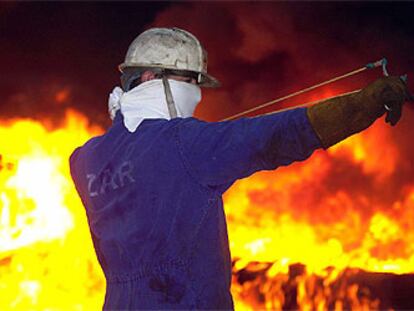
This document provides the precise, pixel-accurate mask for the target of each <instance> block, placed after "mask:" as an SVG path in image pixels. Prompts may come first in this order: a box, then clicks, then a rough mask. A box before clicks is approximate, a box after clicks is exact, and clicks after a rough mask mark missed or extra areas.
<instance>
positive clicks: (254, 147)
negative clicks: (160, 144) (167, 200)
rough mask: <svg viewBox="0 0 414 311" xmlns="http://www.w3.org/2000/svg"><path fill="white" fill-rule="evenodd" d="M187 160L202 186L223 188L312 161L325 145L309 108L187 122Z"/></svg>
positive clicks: (183, 141)
mask: <svg viewBox="0 0 414 311" xmlns="http://www.w3.org/2000/svg"><path fill="white" fill-rule="evenodd" d="M178 133H179V134H178V145H179V148H180V151H181V154H182V157H183V160H184V162H185V163H186V164H187V166H188V169H189V172H190V174H192V175H193V176H194V177H195V178H196V179H197V180H198V181H199V182H200V183H201V184H203V185H206V186H220V185H225V184H231V183H233V182H234V181H236V180H237V179H240V178H244V177H247V176H250V175H251V174H253V173H255V172H257V171H260V170H273V169H275V168H277V167H279V166H284V165H288V164H290V163H292V162H294V161H302V160H304V159H306V158H308V157H309V156H310V155H311V154H312V152H313V151H314V150H315V149H317V148H320V147H321V143H320V141H319V139H318V137H317V136H316V134H315V132H314V130H313V128H312V127H311V125H310V123H309V120H308V117H307V115H306V108H298V109H293V110H289V111H286V112H283V113H278V114H272V115H267V116H260V117H255V118H243V119H239V120H235V121H224V122H203V121H199V120H197V119H193V118H190V119H187V120H185V122H183V123H182V124H181V126H180V127H179V131H178Z"/></svg>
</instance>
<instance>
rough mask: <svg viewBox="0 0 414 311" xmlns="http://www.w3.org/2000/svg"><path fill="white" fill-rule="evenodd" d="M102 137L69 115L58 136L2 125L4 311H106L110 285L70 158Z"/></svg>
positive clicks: (21, 123) (27, 124)
mask: <svg viewBox="0 0 414 311" xmlns="http://www.w3.org/2000/svg"><path fill="white" fill-rule="evenodd" d="M101 132H102V129H100V128H98V127H91V126H89V125H88V121H87V119H86V118H85V117H83V116H82V115H80V114H78V113H75V112H73V111H69V112H68V113H67V116H66V120H65V122H64V124H63V125H62V126H61V127H60V128H59V129H48V128H46V126H45V125H43V124H41V123H40V122H38V121H33V120H12V121H8V122H1V123H0V137H2V141H1V146H0V154H1V158H0V167H1V169H0V241H1V243H0V275H1V281H2V282H1V283H0V293H1V294H0V295H1V297H3V299H1V300H0V309H1V310H8V309H15V308H16V309H20V310H29V309H34V308H35V309H80V310H81V309H86V310H94V309H97V308H99V307H98V306H100V305H101V304H102V300H103V293H104V286H105V285H104V279H103V275H102V272H101V270H100V268H99V266H98V263H97V261H96V259H95V255H94V252H93V246H92V243H91V242H90V238H89V237H88V235H89V232H88V226H87V223H86V221H85V213H84V210H83V207H82V204H81V202H80V200H79V198H78V196H77V193H76V190H75V189H74V187H73V185H72V181H71V179H70V172H69V167H68V157H69V155H70V154H71V152H72V151H73V150H74V148H75V147H77V146H79V145H81V144H82V143H84V142H85V141H86V140H87V139H88V138H90V137H91V136H92V135H97V134H99V133H101Z"/></svg>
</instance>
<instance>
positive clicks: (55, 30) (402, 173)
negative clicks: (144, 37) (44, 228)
mask: <svg viewBox="0 0 414 311" xmlns="http://www.w3.org/2000/svg"><path fill="white" fill-rule="evenodd" d="M412 12H414V3H383V2H369V3H357V2H349V3H346V2H342V3H322V2H312V3H311V2H307V3H302V2H257V3H253V2H141V3H130V2H122V3H110V2H108V3H106V2H105V3H20V2H3V3H1V4H0V56H1V57H0V64H1V67H0V68H1V75H0V94H1V100H0V119H1V120H8V119H10V118H21V117H29V118H32V119H38V120H39V121H41V122H42V123H44V124H47V125H48V126H49V127H50V128H53V127H59V126H60V125H61V122H63V121H62V120H64V116H65V112H66V110H67V109H68V108H71V109H75V110H77V111H79V112H81V113H83V114H85V115H86V116H87V117H88V118H89V121H90V122H91V123H92V124H97V125H100V126H102V127H107V126H109V125H110V120H109V118H108V117H107V113H106V111H107V97H108V94H109V92H110V91H111V90H112V88H113V87H114V86H115V85H118V83H119V82H118V81H119V73H118V71H117V65H118V64H119V63H121V62H122V60H123V58H124V55H125V53H126V50H127V48H128V46H129V44H130V42H131V41H132V40H133V39H134V38H135V37H136V36H137V35H138V34H139V33H140V32H142V31H143V30H145V29H146V28H149V27H153V26H162V27H164V26H166V27H172V26H176V27H180V28H184V29H186V30H189V31H190V32H192V33H194V34H195V35H196V36H197V37H198V38H199V39H200V41H201V42H202V43H203V45H204V46H205V47H206V49H207V51H208V53H209V73H211V74H212V75H214V76H216V77H217V78H218V79H219V80H220V81H221V82H222V84H223V87H222V88H221V89H215V90H208V89H204V90H203V100H202V103H201V104H200V106H199V108H198V109H197V111H196V116H197V117H199V118H201V119H205V120H209V121H214V120H218V119H221V118H223V117H226V116H228V115H230V114H233V113H236V112H239V111H241V110H244V109H246V108H249V107H252V106H254V105H256V104H259V103H262V102H265V101H267V100H270V99H273V98H276V97H279V96H282V95H285V94H287V93H289V92H291V91H296V90H298V89H300V88H303V87H305V86H309V85H312V84H314V83H317V82H320V81H323V80H325V79H327V78H330V77H332V76H334V75H337V74H341V73H344V72H347V71H350V70H352V69H355V68H359V67H361V66H363V65H364V64H366V63H367V62H370V61H375V60H378V59H381V58H382V57H384V56H385V57H387V58H388V59H389V61H390V66H389V70H390V72H391V73H394V74H403V73H407V74H408V75H409V85H410V86H411V89H412V90H414V88H413V86H414V84H413V82H412V80H413V77H414V72H413V71H414V70H413V68H414V57H413V53H412V51H413V48H414V41H413V39H414V21H413V19H412V17H411V15H412ZM379 75H380V71H373V72H369V73H368V72H367V73H364V74H362V75H359V76H358V77H355V78H352V79H349V80H346V81H344V82H340V83H338V84H335V85H334V86H328V87H326V88H323V89H321V90H318V91H316V92H314V93H312V94H311V95H307V96H304V97H301V98H297V99H295V100H293V101H289V102H286V103H283V105H289V104H298V103H302V102H304V101H308V100H314V99H318V98H320V97H323V96H327V95H334V94H335V93H339V92H344V91H349V90H353V89H354V88H359V87H361V86H363V85H366V84H367V83H369V82H370V81H373V79H375V78H376V77H378V76H379ZM280 107H282V106H275V107H273V108H280ZM377 123H378V122H377ZM413 124H414V111H413V109H412V108H411V107H410V106H408V105H406V107H405V111H404V113H403V117H402V120H401V122H400V123H399V124H398V125H397V127H396V128H394V129H389V128H388V127H387V126H384V125H380V126H379V127H378V126H377V127H376V130H375V132H373V131H368V132H367V133H366V134H364V135H366V136H365V137H368V138H369V139H368V140H367V141H368V142H369V143H367V144H366V146H365V149H364V151H365V152H368V155H365V156H367V157H369V158H371V159H372V163H373V164H372V163H371V164H369V163H368V164H367V163H366V162H362V163H360V165H355V163H354V161H353V160H352V159H350V158H347V157H330V156H327V155H325V157H329V163H330V165H329V169H326V168H325V167H324V166H323V165H322V166H319V169H320V171H324V169H325V171H324V174H322V175H321V176H319V177H318V178H315V177H314V176H308V177H306V174H307V172H308V171H307V170H306V167H305V168H304V169H303V170H302V171H301V173H303V175H302V177H304V180H303V183H302V184H301V186H300V187H296V188H295V187H292V188H290V189H289V191H290V193H289V198H286V197H285V196H284V194H283V191H279V190H274V189H273V190H272V188H270V187H269V184H271V183H272V181H269V184H266V185H265V186H264V187H262V188H260V187H259V189H257V191H255V190H254V189H253V190H252V191H250V200H251V201H250V203H251V204H252V205H254V207H255V208H254V209H252V211H251V212H250V214H249V213H248V215H249V216H252V215H253V216H254V217H257V216H258V215H259V214H260V213H261V212H263V210H264V209H266V210H268V211H269V210H272V211H273V213H274V214H275V215H276V214H277V213H283V212H286V209H287V208H289V207H291V206H292V204H286V202H285V200H287V201H288V199H291V198H301V200H300V202H295V204H294V208H293V209H290V213H291V214H292V217H294V218H297V219H307V220H309V221H310V222H312V223H314V224H318V223H324V222H326V223H330V222H331V221H333V220H335V219H337V218H340V217H341V216H342V215H343V214H344V213H345V212H347V211H351V210H353V209H355V206H354V204H355V205H357V206H358V209H359V212H361V213H363V214H364V213H365V214H366V215H372V214H373V212H374V211H373V210H374V209H378V208H380V209H383V210H384V213H388V214H389V215H392V216H393V217H394V218H395V219H398V218H400V220H401V223H402V224H403V225H404V224H405V225H406V227H410V225H411V223H410V222H409V221H411V220H412V216H413V215H411V214H403V213H401V209H398V208H397V209H392V208H391V206H395V204H394V203H395V202H396V200H397V199H396V198H406V197H407V196H408V193H410V192H411V191H413V189H414V188H413V186H412V184H413V176H414V175H413V173H414V165H413V161H412V159H413V155H414V147H413V144H412V138H411V136H412V134H411V133H412V132H413V126H414V125H413ZM7 139H10V138H9V137H4V136H3V137H0V144H1V142H2V141H4V140H7ZM322 157H324V156H323V155H322ZM313 159H314V161H316V163H318V159H320V158H318V157H314V158H313ZM324 159H325V160H326V158H324ZM325 160H324V161H325ZM323 163H325V162H322V164H323ZM312 167H316V165H313V166H312ZM296 168H297V166H296ZM299 170H301V169H299ZM282 172H289V170H288V171H286V170H285V171H282ZM308 173H309V172H308ZM310 173H311V174H316V173H317V172H316V171H312V170H310ZM267 176H270V175H267ZM284 176H285V175H283V173H282V175H280V173H276V175H275V177H274V179H275V180H276V179H277V178H279V182H280V183H283V182H286V184H289V180H285V179H284V178H283V177H284ZM270 180H272V178H270ZM256 181H258V180H256ZM259 181H260V180H259ZM241 188H243V187H241ZM263 189H265V191H263ZM342 189H346V191H347V192H348V196H349V197H351V198H354V199H355V201H354V202H353V203H352V204H348V203H349V202H347V197H345V198H344V199H343V200H344V201H343V202H342V203H343V204H342V205H335V204H332V205H329V204H328V207H329V211H330V212H329V213H324V211H326V208H327V204H325V203H324V201H323V200H324V199H323V198H324V197H328V196H329V195H330V194H331V193H337V192H338V191H340V190H342ZM237 191H240V187H239V189H235V190H234V192H233V193H235V192H237ZM366 197H369V200H368V201H366V200H364V199H363V198H366ZM360 198H362V199H361V200H360ZM236 199H237V197H235V199H234V200H236ZM234 200H233V201H234ZM230 201H231V200H230ZM269 202H272V204H270V203H269ZM230 203H231V202H230ZM289 203H290V202H289ZM402 204H403V205H404V203H402ZM407 204H408V203H407ZM229 205H231V204H229ZM258 206H260V209H256V207H258ZM309 206H312V207H313V208H312V210H309ZM230 209H231V207H230ZM254 217H253V218H254ZM405 220H406V223H405V222H404V221H405ZM345 225H350V226H353V227H354V225H355V224H345ZM363 225H364V224H361V226H363ZM354 228H356V230H357V231H358V228H357V227H354ZM410 228H411V227H410ZM324 230H325V229H324ZM325 233H326V232H325ZM357 233H358V232H356V234H355V240H352V238H350V241H349V243H348V244H347V245H345V246H346V247H348V248H352V246H353V245H355V244H357V243H358V241H357V239H358V234H357ZM328 234H332V235H333V236H334V235H335V232H329V233H328ZM407 241H411V240H410V239H408V238H407ZM401 243H402V244H401ZM406 243H409V242H406ZM404 249H405V248H404V241H402V242H401V241H398V242H396V243H390V244H389V246H388V247H386V248H385V249H379V250H377V252H378V253H379V254H376V255H378V256H379V257H381V256H383V257H384V256H388V255H389V254H390V253H391V254H392V253H393V252H394V251H396V250H398V251H401V250H404ZM372 251H373V252H374V253H375V251H376V250H375V249H373V250H372ZM400 255H401V254H400ZM407 255H409V254H407ZM410 272H412V271H410Z"/></svg>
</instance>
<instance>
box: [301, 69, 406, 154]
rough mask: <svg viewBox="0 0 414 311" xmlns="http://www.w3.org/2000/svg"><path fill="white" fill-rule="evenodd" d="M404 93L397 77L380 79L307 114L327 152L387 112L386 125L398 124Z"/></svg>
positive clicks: (404, 89)
mask: <svg viewBox="0 0 414 311" xmlns="http://www.w3.org/2000/svg"><path fill="white" fill-rule="evenodd" d="M407 94H408V91H407V88H406V85H405V83H404V82H403V81H402V80H401V79H400V77H382V78H379V79H378V80H376V81H375V82H373V83H371V84H369V85H368V86H367V87H365V88H364V89H362V90H361V91H360V92H358V93H355V94H351V95H345V96H341V97H337V98H333V99H329V100H326V101H323V102H321V103H319V104H316V105H314V106H311V107H309V108H308V110H307V114H308V118H309V121H310V123H311V125H312V127H313V129H314V130H315V132H316V134H317V135H318V137H319V139H320V141H321V142H322V146H323V147H324V148H325V149H326V148H328V147H330V146H332V145H334V144H336V143H338V142H340V141H341V140H343V139H345V138H347V137H348V136H350V135H352V134H355V133H358V132H360V131H362V130H364V129H366V128H367V127H368V126H370V125H371V124H372V123H373V122H374V121H375V120H376V119H377V118H379V117H381V116H382V115H384V113H386V112H387V117H386V122H387V123H390V124H391V125H395V124H397V122H398V120H399V119H400V117H401V108H402V105H403V103H404V101H405V99H406V98H407Z"/></svg>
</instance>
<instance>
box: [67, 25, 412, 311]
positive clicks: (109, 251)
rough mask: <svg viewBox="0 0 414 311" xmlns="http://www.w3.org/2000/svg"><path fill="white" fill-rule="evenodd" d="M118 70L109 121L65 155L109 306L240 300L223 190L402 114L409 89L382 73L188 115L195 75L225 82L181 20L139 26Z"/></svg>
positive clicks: (214, 305)
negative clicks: (329, 92) (349, 85)
mask: <svg viewBox="0 0 414 311" xmlns="http://www.w3.org/2000/svg"><path fill="white" fill-rule="evenodd" d="M120 70H121V72H122V75H121V86H122V88H120V87H116V88H115V89H114V91H113V92H112V94H111V95H110V97H109V113H110V116H111V118H112V119H113V124H112V126H111V127H110V128H109V129H108V130H107V131H106V133H105V134H103V135H101V136H98V137H95V138H92V139H91V140H89V141H88V142H87V143H86V144H85V145H83V146H82V147H80V148H77V149H76V150H75V151H74V152H73V154H72V155H71V157H70V167H71V174H72V178H73V180H74V183H75V186H76V189H77V191H78V193H79V195H80V197H81V199H82V202H83V204H84V206H85V208H86V213H87V218H88V223H89V226H90V232H91V236H92V240H93V243H94V247H95V250H96V254H97V257H98V260H99V263H100V265H101V266H102V269H103V272H104V274H105V277H106V281H107V288H106V295H105V302H104V306H103V308H104V309H105V310H138V309H139V310H142V309H168V310H173V309H181V310H183V309H185V310H189V309H233V300H232V296H231V292H230V284H231V267H232V263H231V256H230V252H229V243H228V237H227V226H226V217H225V213H224V209H223V202H222V195H223V193H224V192H225V191H226V190H227V189H228V188H229V187H230V186H231V185H232V184H233V183H234V182H235V181H236V180H238V179H241V178H245V177H248V176H250V175H252V174H253V173H255V172H257V171H262V170H274V169H276V168H278V167H280V166H285V165H289V164H290V163H292V162H295V161H302V160H305V159H306V158H308V157H309V156H310V155H311V154H312V153H313V151H315V150H316V149H319V148H324V149H326V148H329V147H330V146H332V145H334V144H336V143H338V142H339V141H341V140H343V139H345V138H346V137H348V136H350V135H352V134H355V133H358V132H360V131H362V130H364V129H366V128H367V127H369V126H370V125H371V124H372V123H373V122H374V121H375V120H376V119H377V118H379V117H381V116H383V115H384V114H387V117H386V121H387V122H389V123H391V124H392V125H395V124H396V123H397V122H398V120H399V118H400V116H401V107H402V105H403V102H404V99H405V96H406V87H405V84H404V83H403V82H402V81H401V80H400V79H399V78H398V77H383V78H380V79H378V80H376V81H375V82H373V83H372V84H370V85H368V86H367V87H365V88H364V89H362V90H361V91H360V92H358V93H355V94H351V95H347V96H342V97H338V98H334V99H330V100H327V101H325V102H321V103H319V104H316V105H314V106H311V107H309V108H297V109H292V110H289V111H285V112H283V113H276V114H271V115H267V116H259V117H254V118H241V119H238V120H233V121H223V122H204V121H201V120H198V119H196V118H194V117H193V112H194V109H195V108H196V106H197V104H198V103H199V102H200V100H201V91H200V87H216V86H218V85H219V82H218V81H217V79H215V78H214V77H212V76H211V75H209V74H208V73H207V54H206V52H205V50H204V49H203V47H202V46H201V44H200V42H199V40H198V39H197V38H196V37H195V36H194V35H192V34H191V33H189V32H187V31H184V30H181V29H178V28H152V29H149V30H147V31H145V32H143V33H142V34H140V35H139V36H138V37H137V38H136V39H135V40H134V41H133V42H132V43H131V45H130V47H129V49H128V52H127V54H126V57H125V61H124V63H122V64H121V65H120ZM275 230H277V228H275Z"/></svg>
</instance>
